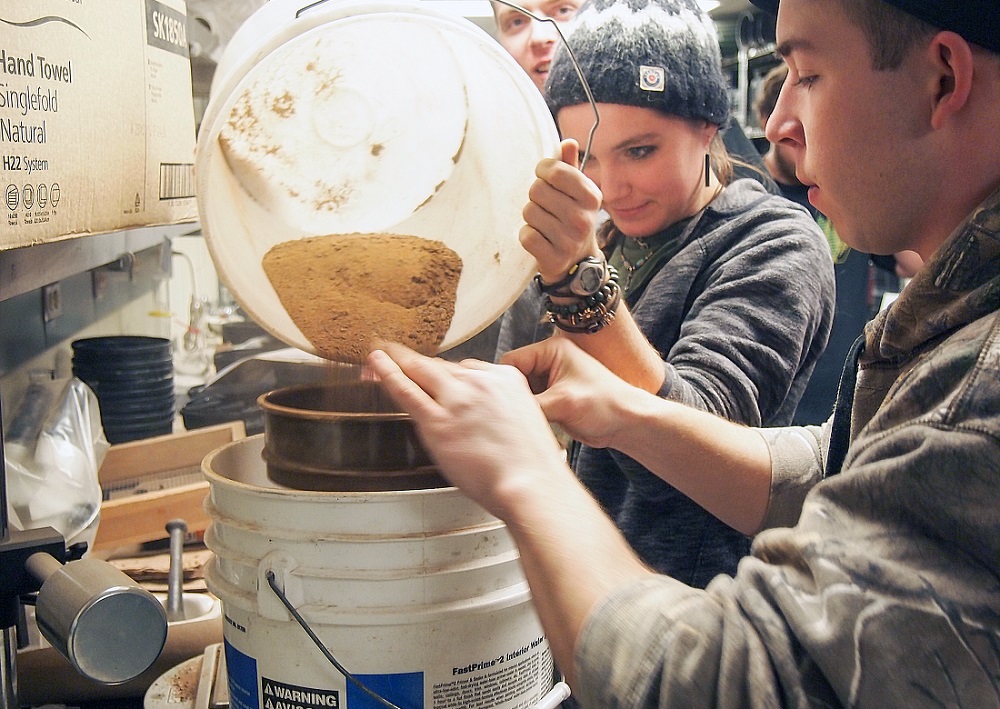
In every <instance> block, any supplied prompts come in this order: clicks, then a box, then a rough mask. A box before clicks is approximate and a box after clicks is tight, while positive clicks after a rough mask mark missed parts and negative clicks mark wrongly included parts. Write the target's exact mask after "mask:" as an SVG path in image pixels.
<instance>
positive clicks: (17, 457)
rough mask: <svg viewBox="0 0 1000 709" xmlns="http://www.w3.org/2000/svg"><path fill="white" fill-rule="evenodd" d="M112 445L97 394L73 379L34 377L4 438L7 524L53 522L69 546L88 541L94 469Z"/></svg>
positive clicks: (92, 527)
mask: <svg viewBox="0 0 1000 709" xmlns="http://www.w3.org/2000/svg"><path fill="white" fill-rule="evenodd" d="M108 448H109V444H108V441H107V438H105V436H104V429H103V428H102V427H101V416H100V409H99V408H98V403H97V396H96V395H95V394H94V392H93V391H91V389H90V387H88V386H87V385H86V384H84V383H83V382H82V381H80V380H79V379H77V378H75V377H74V378H71V379H69V380H65V379H64V380H58V381H47V382H33V383H31V384H30V385H29V387H28V390H27V391H26V393H25V396H24V399H23V400H22V401H21V403H20V405H19V406H18V408H17V411H16V412H15V413H14V415H13V417H12V418H11V422H10V425H9V426H8V428H7V433H6V435H5V437H4V462H5V464H6V470H7V506H8V512H9V515H10V523H11V524H12V525H13V526H14V527H16V528H17V529H20V530H22V531H24V530H27V529H38V528H40V527H52V528H53V529H55V530H56V531H57V532H59V533H60V534H62V535H63V537H64V538H65V539H66V543H67V545H72V544H76V543H79V542H86V543H87V544H88V546H90V545H92V544H93V541H94V537H95V536H96V535H97V525H98V523H99V517H100V511H101V486H100V483H99V482H98V477H97V471H98V470H99V469H100V467H101V463H102V462H104V455H105V453H107V451H108Z"/></svg>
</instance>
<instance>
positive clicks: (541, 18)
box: [295, 0, 601, 172]
mask: <svg viewBox="0 0 1000 709" xmlns="http://www.w3.org/2000/svg"><path fill="white" fill-rule="evenodd" d="M496 1H497V2H498V3H500V4H501V5H506V6H507V7H509V8H511V9H512V10H517V11H518V12H520V13H521V14H522V15H525V16H526V17H530V18H531V19H533V20H535V21H537V22H551V23H552V26H553V27H554V28H555V30H556V34H558V35H559V41H560V42H562V45H563V46H564V47H565V48H566V53H567V54H568V55H569V59H570V61H571V62H573V69H575V70H576V75H577V77H579V79H580V84H581V85H582V86H583V92H584V93H585V94H586V95H587V101H588V102H589V103H590V108H591V109H592V110H593V111H594V125H592V126H591V127H590V133H589V134H588V135H587V145H586V147H585V148H584V149H583V155H581V156H580V172H583V168H584V167H586V166H587V159H588V158H589V157H590V148H591V146H593V144H594V133H596V132H597V126H599V125H600V123H601V114H600V113H599V112H598V111H597V101H595V100H594V94H593V92H591V90H590V84H588V83H587V78H586V77H585V76H584V75H583V69H581V68H580V62H578V61H577V60H576V54H574V53H573V48H572V47H570V46H569V42H568V41H566V35H564V34H563V31H562V28H560V27H559V22H558V21H556V20H555V19H554V18H551V17H546V16H545V15H536V14H535V13H533V12H531V11H530V10H527V9H526V8H523V7H521V6H520V5H517V4H515V3H513V2H510V0H496ZM325 2H327V0H316V1H315V2H311V3H309V4H308V5H305V6H303V7H300V8H299V9H298V10H297V11H296V12H295V19H298V18H299V17H301V16H302V15H303V14H304V13H306V12H308V11H309V10H311V9H313V8H314V7H316V6H317V5H322V4H324V3H325Z"/></svg>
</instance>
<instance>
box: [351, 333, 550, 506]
mask: <svg viewBox="0 0 1000 709" xmlns="http://www.w3.org/2000/svg"><path fill="white" fill-rule="evenodd" d="M382 348H383V349H382V350H376V351H375V352H372V353H371V354H370V355H369V356H368V360H367V364H368V367H369V368H370V369H371V370H372V371H373V372H374V373H375V375H376V376H377V377H378V378H379V379H380V380H381V381H382V384H383V386H384V387H385V389H386V390H387V391H388V392H389V394H390V395H391V396H392V397H393V399H394V400H395V401H396V403H398V404H399V406H400V407H401V408H402V409H403V410H404V411H405V412H406V413H408V414H409V415H410V416H411V417H412V419H413V422H414V423H415V425H416V428H417V433H418V434H419V436H420V439H421V441H422V442H423V444H424V446H425V447H426V448H427V451H428V453H430V455H431V457H432V458H433V459H434V462H435V463H436V464H437V465H438V467H439V468H440V471H441V474H442V475H444V476H445V477H446V478H447V479H448V480H449V482H451V483H452V484H454V485H456V486H457V487H460V488H462V490H463V491H464V492H465V493H466V494H467V495H469V497H471V498H472V499H474V500H476V502H478V503H479V504H481V505H482V506H483V507H485V508H486V509H488V510H489V511H490V512H492V513H493V514H495V515H496V516H498V517H501V518H504V516H505V508H506V502H507V501H506V500H504V499H503V498H502V494H501V493H502V492H503V491H510V490H512V489H530V488H531V486H532V478H533V477H534V476H536V475H539V474H542V473H543V472H544V471H546V470H555V469H566V463H565V455H564V453H563V451H562V449H561V448H560V447H559V444H558V442H557V441H556V439H555V436H554V435H553V433H552V430H551V428H550V427H549V425H548V423H547V422H546V420H545V416H544V415H543V414H542V411H541V409H540V408H539V406H538V404H537V403H536V402H535V400H534V398H533V396H532V393H531V390H530V389H529V388H528V383H527V380H526V379H525V378H524V376H523V375H522V374H521V373H520V372H519V371H517V370H516V369H514V368H513V367H507V366H502V365H495V364H488V363H486V362H479V361H477V360H465V361H463V362H461V363H455V362H447V361H445V360H442V359H437V358H430V357H425V356H423V355H420V354H417V353H416V352H414V351H413V350H411V349H409V348H407V347H404V346H403V345H398V344H384V345H383V346H382ZM567 472H568V471H567Z"/></svg>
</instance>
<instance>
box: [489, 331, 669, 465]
mask: <svg viewBox="0 0 1000 709" xmlns="http://www.w3.org/2000/svg"><path fill="white" fill-rule="evenodd" d="M501 361H502V362H503V363H504V364H509V365H511V366H513V367H516V368H517V369H518V370H520V371H521V372H522V373H523V374H524V376H526V377H527V378H528V381H529V382H530V383H531V388H532V390H533V391H535V392H537V396H536V397H535V399H536V400H537V401H538V404H539V405H540V406H541V407H542V411H543V412H544V413H545V416H546V417H547V418H548V420H549V421H551V422H553V423H556V424H558V425H559V426H560V427H561V428H562V429H564V430H565V431H566V433H568V434H569V435H570V436H572V437H573V438H575V439H576V440H578V441H580V442H581V443H585V444H586V445H589V446H591V447H593V448H607V447H610V446H612V445H613V444H614V441H615V438H616V436H617V435H618V433H619V432H620V430H621V428H622V427H623V426H627V425H628V423H627V419H626V417H625V416H624V415H623V414H624V413H625V410H626V408H627V407H628V406H634V405H636V404H638V403H640V402H641V401H642V400H643V398H644V397H651V398H655V397H653V395H651V394H648V393H647V392H644V391H643V390H641V389H638V388H636V387H634V386H632V385H631V384H628V383H627V382H625V381H624V380H622V379H621V378H619V377H618V376H617V375H615V374H614V373H613V372H611V371H610V370H608V369H607V368H606V367H605V366H604V365H603V364H601V363H600V362H599V361H597V360H596V359H594V358H593V357H591V356H590V355H589V354H587V353H586V352H584V351H583V350H581V349H580V348H579V347H578V346H576V345H575V344H574V343H573V342H571V341H570V340H569V339H567V338H565V337H558V336H557V337H550V338H548V339H547V340H544V341H543V342H539V343H536V344H534V345H528V346H527V347H522V348H520V349H517V350H512V351H511V352H508V353H506V354H505V355H504V356H503V358H502V360H501Z"/></svg>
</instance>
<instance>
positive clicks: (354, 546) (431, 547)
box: [202, 435, 553, 709]
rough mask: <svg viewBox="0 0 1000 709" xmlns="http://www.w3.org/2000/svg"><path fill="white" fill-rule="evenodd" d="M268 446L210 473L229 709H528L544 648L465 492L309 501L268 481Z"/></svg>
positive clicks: (518, 581) (536, 695)
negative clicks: (351, 677) (316, 641)
mask: <svg viewBox="0 0 1000 709" xmlns="http://www.w3.org/2000/svg"><path fill="white" fill-rule="evenodd" d="M262 448H263V435H258V436H253V437H249V438H245V439H242V440H240V441H236V442H235V443H231V444H228V445H226V446H224V447H222V448H220V449H218V450H216V451H215V452H213V453H211V454H210V455H209V456H207V457H206V458H205V461H204V462H203V465H202V467H203V470H204V473H205V475H206V477H207V478H208V481H209V485H210V494H209V497H208V499H207V501H206V503H205V504H206V509H207V510H208V513H209V515H210V516H211V518H212V524H211V527H210V528H209V529H208V531H207V533H206V535H205V542H206V544H207V545H208V547H209V549H211V551H212V552H213V558H212V560H211V562H210V563H209V565H208V567H207V569H206V581H207V583H208V588H209V590H210V591H212V593H214V594H215V595H216V596H218V597H219V599H220V600H221V602H222V610H223V618H224V630H223V635H224V640H225V646H226V662H227V673H228V677H229V691H230V703H231V704H230V706H231V707H232V708H233V709H250V708H251V707H252V708H254V709H276V708H277V707H337V708H338V709H379V708H380V707H382V706H385V705H383V704H380V703H378V702H377V701H376V700H374V699H372V698H370V697H369V696H367V695H365V694H364V692H363V691H362V690H361V689H359V688H358V687H357V686H356V685H355V684H354V683H352V682H351V681H350V680H349V679H348V677H346V676H345V675H344V674H343V673H341V672H340V671H338V670H337V669H336V668H335V666H334V665H333V664H332V663H331V662H330V661H329V659H328V658H326V657H325V656H324V654H323V652H322V651H321V650H320V649H319V648H318V647H317V646H316V645H315V644H314V643H313V641H312V640H311V639H310V638H309V636H308V634H307V633H306V631H305V630H304V629H303V628H302V627H301V626H300V625H299V624H298V623H297V622H296V620H295V619H294V618H293V617H292V616H291V615H290V613H289V612H288V610H287V609H286V607H285V606H284V605H283V603H282V601H281V599H280V598H279V597H278V596H277V595H276V594H275V592H274V591H273V590H272V588H271V586H270V585H269V583H268V580H267V577H268V574H269V572H270V573H272V574H273V576H274V578H275V581H276V585H277V586H278V587H279V588H280V589H281V590H282V591H283V593H284V595H285V597H286V598H287V600H288V601H289V603H290V604H291V606H292V607H293V608H294V609H295V610H296V612H297V613H298V614H299V615H300V616H301V617H302V618H303V619H304V620H305V622H306V624H307V625H308V627H309V628H310V629H311V630H312V632H313V633H314V634H315V635H316V637H317V638H318V639H319V640H320V641H321V642H322V644H323V645H324V646H325V647H326V648H327V649H328V650H329V652H330V653H331V654H332V655H333V656H334V658H335V659H336V660H337V661H338V662H339V663H340V665H341V666H342V667H343V668H344V669H345V670H346V671H347V672H349V673H350V674H351V675H354V676H355V677H356V678H357V679H358V680H360V681H361V682H362V683H363V684H364V685H366V686H367V687H368V688H370V689H371V690H373V691H375V692H377V693H378V694H379V695H380V696H382V697H383V698H384V699H386V700H388V701H390V702H392V703H393V704H395V705H397V706H399V707H402V708H403V709H528V708H530V707H534V706H536V705H538V704H539V703H540V702H542V701H543V698H544V697H545V696H546V694H547V693H549V692H550V690H552V688H553V663H552V656H551V653H550V651H549V647H548V642H547V640H546V639H545V636H544V635H543V633H542V630H541V626H540V623H539V621H538V618H537V615H536V613H535V610H534V607H533V605H532V603H531V597H530V594H529V591H528V586H527V583H526V581H525V579H524V576H523V573H522V569H521V565H520V560H519V557H518V554H517V550H516V548H515V546H514V543H513V541H512V539H511V538H510V535H509V533H508V532H507V529H506V527H505V526H504V525H503V523H501V522H500V521H499V520H497V519H496V518H494V517H492V516H491V515H489V514H488V513H487V512H486V511H485V510H484V509H483V508H481V507H480V506H479V505H477V504H475V503H474V502H472V501H471V500H470V499H469V498H467V497H466V496H465V495H464V494H462V493H461V492H460V491H459V490H457V489H456V488H452V487H442V488H435V489H427V490H407V491H401V492H363V493H341V492H313V491H303V490H293V489H290V488H283V487H280V486H278V485H277V484H275V483H273V482H272V481H271V480H269V479H268V477H267V473H266V466H265V465H264V463H263V461H262V459H261V451H262Z"/></svg>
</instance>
